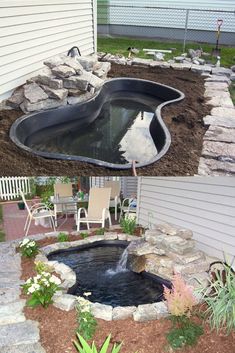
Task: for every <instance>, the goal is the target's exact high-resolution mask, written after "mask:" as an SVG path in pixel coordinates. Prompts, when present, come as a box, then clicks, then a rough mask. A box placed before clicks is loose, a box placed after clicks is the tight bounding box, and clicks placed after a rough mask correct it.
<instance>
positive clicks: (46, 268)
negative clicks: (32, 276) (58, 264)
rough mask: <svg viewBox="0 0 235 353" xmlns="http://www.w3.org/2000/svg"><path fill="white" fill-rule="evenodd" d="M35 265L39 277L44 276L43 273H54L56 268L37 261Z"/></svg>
mask: <svg viewBox="0 0 235 353" xmlns="http://www.w3.org/2000/svg"><path fill="white" fill-rule="evenodd" d="M34 263H35V270H36V272H37V273H38V274H39V275H40V274H42V273H43V272H49V273H52V272H53V271H54V268H53V267H52V266H49V265H47V264H45V262H42V261H36V262H34Z"/></svg>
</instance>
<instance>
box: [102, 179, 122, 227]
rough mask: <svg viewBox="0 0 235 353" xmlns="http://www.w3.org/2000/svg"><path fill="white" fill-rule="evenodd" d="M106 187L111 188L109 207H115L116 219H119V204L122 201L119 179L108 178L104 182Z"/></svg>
mask: <svg viewBox="0 0 235 353" xmlns="http://www.w3.org/2000/svg"><path fill="white" fill-rule="evenodd" d="M104 187H105V188H111V197H110V204H109V207H115V221H116V220H117V207H118V204H119V203H121V200H120V192H121V184H120V182H119V181H114V180H106V181H105V182H104Z"/></svg>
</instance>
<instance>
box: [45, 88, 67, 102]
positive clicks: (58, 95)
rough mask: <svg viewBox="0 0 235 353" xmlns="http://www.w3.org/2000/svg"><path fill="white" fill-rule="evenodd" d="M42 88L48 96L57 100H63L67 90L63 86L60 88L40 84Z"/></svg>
mask: <svg viewBox="0 0 235 353" xmlns="http://www.w3.org/2000/svg"><path fill="white" fill-rule="evenodd" d="M41 87H42V89H43V90H44V91H45V92H46V94H47V95H48V97H49V98H52V99H57V100H64V99H65V98H66V97H67V96H68V90H67V89H65V88H61V89H53V88H50V87H49V86H44V85H42V86H41Z"/></svg>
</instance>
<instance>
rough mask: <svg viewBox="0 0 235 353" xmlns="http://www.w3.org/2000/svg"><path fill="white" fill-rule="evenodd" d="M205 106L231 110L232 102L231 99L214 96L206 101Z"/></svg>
mask: <svg viewBox="0 0 235 353" xmlns="http://www.w3.org/2000/svg"><path fill="white" fill-rule="evenodd" d="M207 104H210V105H212V106H213V107H224V108H233V107H234V105H233V101H232V99H231V97H229V95H228V96H226V97H223V96H222V97H221V96H219V95H218V96H217V95H216V96H214V97H212V98H211V99H210V100H208V101H207Z"/></svg>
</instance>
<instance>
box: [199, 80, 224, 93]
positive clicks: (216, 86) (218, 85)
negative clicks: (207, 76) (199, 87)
mask: <svg viewBox="0 0 235 353" xmlns="http://www.w3.org/2000/svg"><path fill="white" fill-rule="evenodd" d="M204 85H205V87H206V88H207V89H209V90H211V91H217V90H220V91H225V92H226V91H228V84H227V83H225V82H205V84H204Z"/></svg>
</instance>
